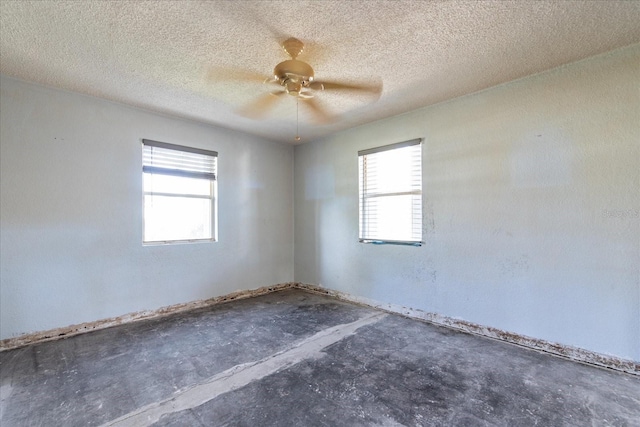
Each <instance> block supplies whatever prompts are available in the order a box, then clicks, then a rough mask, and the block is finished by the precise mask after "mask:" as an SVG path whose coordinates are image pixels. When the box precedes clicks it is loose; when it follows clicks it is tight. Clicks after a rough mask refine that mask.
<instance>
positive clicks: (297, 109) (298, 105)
mask: <svg viewBox="0 0 640 427" xmlns="http://www.w3.org/2000/svg"><path fill="white" fill-rule="evenodd" d="M299 111H300V98H299V97H297V96H296V138H295V140H296V141H300V119H299V117H300V113H299Z"/></svg>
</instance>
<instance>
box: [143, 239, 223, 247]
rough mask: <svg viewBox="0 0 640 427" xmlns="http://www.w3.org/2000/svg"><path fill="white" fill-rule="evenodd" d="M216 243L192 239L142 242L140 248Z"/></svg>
mask: <svg viewBox="0 0 640 427" xmlns="http://www.w3.org/2000/svg"><path fill="white" fill-rule="evenodd" d="M208 242H216V240H215V239H193V240H160V241H155V242H142V246H162V245H175V244H178V245H181V244H187V243H208Z"/></svg>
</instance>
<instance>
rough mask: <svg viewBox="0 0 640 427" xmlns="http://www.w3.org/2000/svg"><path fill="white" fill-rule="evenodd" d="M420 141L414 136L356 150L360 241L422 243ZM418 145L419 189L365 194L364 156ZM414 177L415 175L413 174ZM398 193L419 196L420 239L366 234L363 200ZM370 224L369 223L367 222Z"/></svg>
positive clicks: (373, 242) (415, 244) (422, 205)
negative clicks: (396, 141)
mask: <svg viewBox="0 0 640 427" xmlns="http://www.w3.org/2000/svg"><path fill="white" fill-rule="evenodd" d="M422 142H423V138H415V139H411V140H407V141H402V142H398V143H394V144H388V145H383V146H378V147H374V148H369V149H365V150H360V151H358V241H359V242H360V243H370V244H392V245H405V246H422V244H423V243H424V230H423V225H424V218H423V207H424V200H423V197H422V196H423V194H422ZM416 145H417V146H419V148H418V150H419V152H420V170H419V182H420V189H419V190H415V189H411V190H407V191H399V192H398V191H394V192H377V193H373V194H369V195H367V191H366V170H365V169H366V163H364V162H366V156H367V155H371V154H376V153H382V152H385V151H391V150H396V149H401V148H406V147H411V146H416ZM414 178H415V176H414ZM399 195H412V196H419V200H420V215H419V218H420V239H419V240H413V239H411V240H395V239H378V238H372V237H365V236H367V227H368V225H367V221H366V220H367V217H368V215H367V214H366V213H365V212H364V210H365V207H366V203H365V201H366V200H367V199H369V198H374V197H375V198H384V197H393V196H399ZM411 212H412V216H413V214H414V213H415V212H414V208H412V209H411ZM369 226H370V224H369Z"/></svg>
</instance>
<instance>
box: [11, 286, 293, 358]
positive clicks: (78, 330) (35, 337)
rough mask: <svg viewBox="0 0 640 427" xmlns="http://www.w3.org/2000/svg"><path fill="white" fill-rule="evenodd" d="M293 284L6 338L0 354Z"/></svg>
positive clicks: (243, 297) (275, 289) (240, 292)
mask: <svg viewBox="0 0 640 427" xmlns="http://www.w3.org/2000/svg"><path fill="white" fill-rule="evenodd" d="M295 285H296V284H295V283H281V284H278V285H273V286H263V287H261V288H257V289H250V290H246V291H238V292H233V293H231V294H227V295H221V296H218V297H213V298H209V299H206V300H197V301H192V302H187V303H182V304H174V305H170V306H166V307H161V308H159V309H156V310H145V311H138V312H135V313H129V314H125V315H122V316H118V317H111V318H108V319H101V320H96V321H94V322H86V323H80V324H77V325H70V326H64V327H61V328H56V329H50V330H48V331H40V332H33V333H27V334H24V335H20V336H17V337H13V338H6V339H4V340H0V351H5V350H11V349H14V348H18V347H24V346H26V345H30V344H36V343H40V342H45V341H52V340H57V339H61V338H67V337H70V336H74V335H78V334H83V333H86V332H91V331H96V330H99V329H105V328H110V327H112V326H117V325H123V324H125V323H131V322H137V321H140V320H148V319H156V318H159V317H164V316H168V315H170V314H174V313H180V312H183V311H189V310H193V309H196V308H201V307H208V306H212V305H217V304H222V303H226V302H230V301H237V300H241V299H245V298H252V297H256V296H259V295H265V294H269V293H271V292H276V291H281V290H284V289H291V288H293V287H295Z"/></svg>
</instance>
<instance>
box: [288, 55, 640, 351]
mask: <svg viewBox="0 0 640 427" xmlns="http://www.w3.org/2000/svg"><path fill="white" fill-rule="evenodd" d="M639 64H640V46H639V45H635V46H632V47H629V48H625V49H620V50H617V51H614V52H610V53H608V54H605V55H601V56H598V57H593V58H590V59H587V60H584V61H581V62H578V63H574V64H570V65H568V66H565V67H562V68H558V69H555V70H551V71H549V72H546V73H543V74H539V75H536V76H532V77H528V78H525V79H521V80H518V81H515V82H511V83H508V84H505V85H501V86H498V87H495V88H492V89H488V90H485V91H483V92H480V93H476V94H473V95H469V96H465V97H462V98H458V99H455V100H452V101H449V102H446V103H442V104H439V105H435V106H432V107H429V108H424V109H420V110H417V111H413V112H410V113H408V114H404V115H401V116H398V117H393V118H390V119H387V120H382V121H379V122H376V123H373V124H370V125H366V126H362V127H359V128H356V129H352V130H348V131H344V132H341V133H338V134H336V135H333V136H331V137H328V138H325V139H323V140H321V141H317V142H314V143H311V144H303V145H300V146H297V147H296V150H295V172H294V176H295V178H294V179H295V279H296V281H300V282H304V283H311V284H318V285H321V286H324V287H327V288H330V289H335V290H338V291H342V292H346V293H349V294H352V295H354V296H358V297H363V298H368V299H371V300H375V301H379V302H386V303H391V304H396V305H403V306H406V307H411V308H415V309H420V310H424V311H427V312H432V313H437V314H440V315H443V316H448V317H454V318H459V319H464V320H466V321H470V322H474V323H478V324H481V325H486V326H492V327H497V328H500V329H503V330H507V331H512V332H516V333H519V334H522V335H527V336H530V337H535V338H540V339H544V340H549V341H553V342H560V343H562V344H566V345H571V346H576V347H580V348H584V349H588V350H591V351H595V352H599V353H604V354H609V355H615V356H618V357H622V358H627V359H633V360H636V361H638V360H640V270H639V266H640V227H639V224H640V218H639V216H640V215H639V211H640V98H639V92H638V87H639V84H640V70H639V68H640V67H639ZM417 137H423V138H424V139H425V143H424V151H423V169H424V170H423V191H424V209H423V211H424V240H425V244H424V246H422V247H420V248H415V247H403V246H376V245H367V244H361V243H358V199H357V195H358V182H357V177H358V166H357V152H358V150H362V149H365V148H370V147H376V146H380V145H385V144H390V143H394V142H400V141H403V140H408V139H412V138H417Z"/></svg>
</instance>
